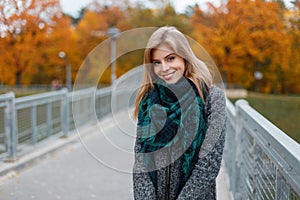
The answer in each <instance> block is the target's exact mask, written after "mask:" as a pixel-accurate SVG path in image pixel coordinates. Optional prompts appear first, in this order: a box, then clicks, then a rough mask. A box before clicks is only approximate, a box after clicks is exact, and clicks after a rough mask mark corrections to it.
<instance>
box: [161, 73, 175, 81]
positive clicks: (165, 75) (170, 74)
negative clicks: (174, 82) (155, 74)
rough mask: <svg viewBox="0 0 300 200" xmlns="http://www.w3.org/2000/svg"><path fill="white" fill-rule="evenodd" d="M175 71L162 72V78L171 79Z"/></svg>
mask: <svg viewBox="0 0 300 200" xmlns="http://www.w3.org/2000/svg"><path fill="white" fill-rule="evenodd" d="M175 72H176V71H173V72H171V73H168V74H162V77H164V79H167V80H168V79H171V78H172V76H173V74H175Z"/></svg>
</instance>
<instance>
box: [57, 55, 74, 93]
mask: <svg viewBox="0 0 300 200" xmlns="http://www.w3.org/2000/svg"><path fill="white" fill-rule="evenodd" d="M58 57H60V58H62V59H64V61H65V63H66V87H67V88H68V90H69V91H71V89H72V88H71V87H72V86H71V64H70V62H69V60H68V59H67V56H66V53H65V52H64V51H60V52H59V53H58Z"/></svg>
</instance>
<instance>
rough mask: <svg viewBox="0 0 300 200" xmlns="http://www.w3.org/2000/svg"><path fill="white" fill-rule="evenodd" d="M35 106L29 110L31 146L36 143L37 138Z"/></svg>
mask: <svg viewBox="0 0 300 200" xmlns="http://www.w3.org/2000/svg"><path fill="white" fill-rule="evenodd" d="M36 115H37V113H36V105H34V106H33V107H32V108H31V130H32V144H33V145H35V144H36V143H37V141H38V138H37V127H36V126H37V117H36Z"/></svg>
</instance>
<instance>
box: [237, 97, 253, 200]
mask: <svg viewBox="0 0 300 200" xmlns="http://www.w3.org/2000/svg"><path fill="white" fill-rule="evenodd" d="M242 105H249V104H248V102H247V101H246V100H243V99H240V100H238V101H237V102H236V103H235V107H236V115H235V117H236V119H235V121H236V123H235V125H236V126H235V143H236V145H237V146H236V155H235V165H234V166H235V170H234V172H235V177H234V186H233V189H234V191H233V193H234V199H236V200H240V199H243V197H242V194H241V184H240V180H241V178H242V177H241V174H240V173H241V167H242V164H243V163H242V162H241V157H242V156H241V155H242V153H243V152H242V145H243V144H242V130H243V121H242V117H241V106H242Z"/></svg>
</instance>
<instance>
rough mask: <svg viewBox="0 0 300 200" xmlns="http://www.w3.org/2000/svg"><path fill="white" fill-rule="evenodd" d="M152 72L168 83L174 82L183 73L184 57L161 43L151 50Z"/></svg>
mask: <svg viewBox="0 0 300 200" xmlns="http://www.w3.org/2000/svg"><path fill="white" fill-rule="evenodd" d="M152 64H153V67H154V73H155V74H156V75H157V76H158V77H159V78H161V79H162V80H164V81H165V82H166V83H168V84H174V83H176V82H177V81H178V80H179V79H180V78H181V77H182V76H183V74H184V71H185V62H184V59H183V58H182V57H180V56H178V55H177V54H175V53H174V52H173V51H172V50H171V49H170V47H168V46H167V45H161V46H159V47H158V48H156V49H153V52H152Z"/></svg>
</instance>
